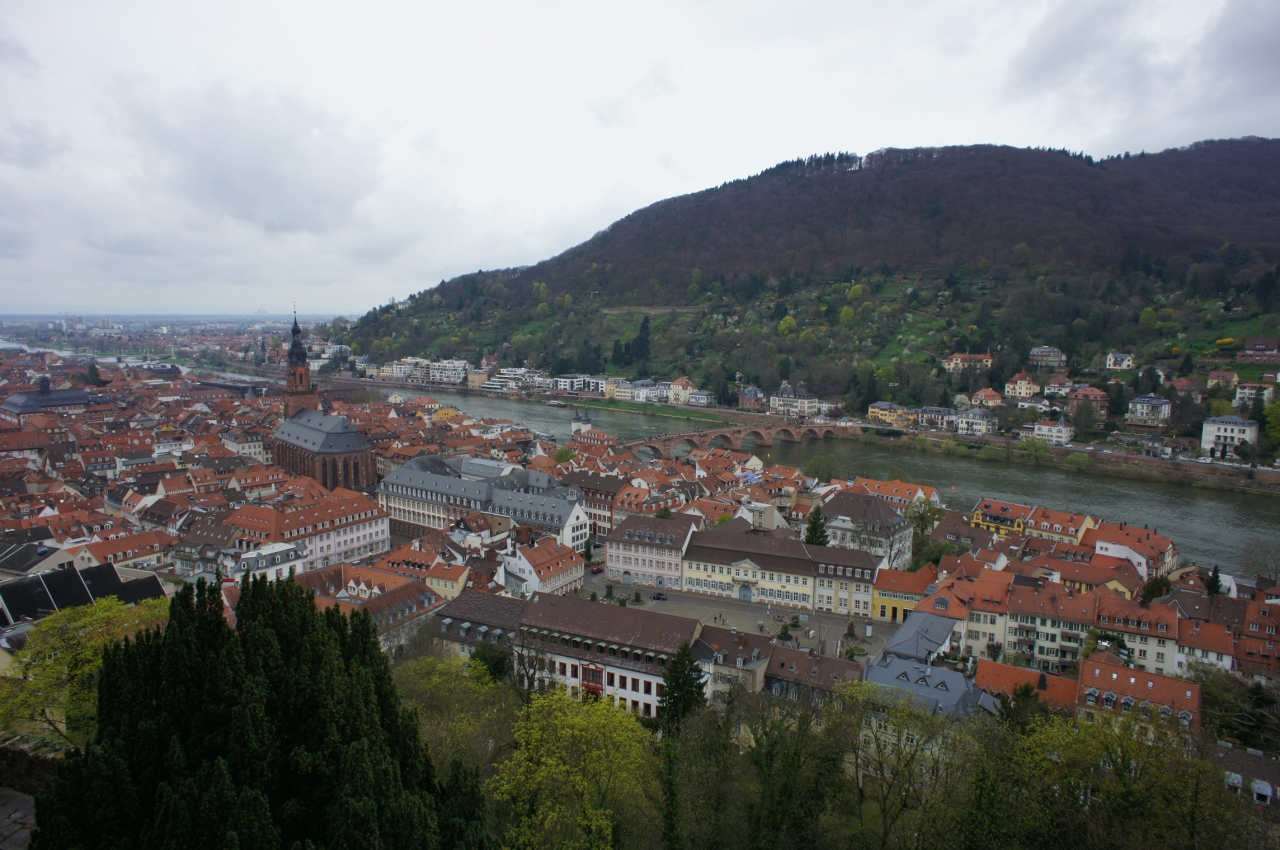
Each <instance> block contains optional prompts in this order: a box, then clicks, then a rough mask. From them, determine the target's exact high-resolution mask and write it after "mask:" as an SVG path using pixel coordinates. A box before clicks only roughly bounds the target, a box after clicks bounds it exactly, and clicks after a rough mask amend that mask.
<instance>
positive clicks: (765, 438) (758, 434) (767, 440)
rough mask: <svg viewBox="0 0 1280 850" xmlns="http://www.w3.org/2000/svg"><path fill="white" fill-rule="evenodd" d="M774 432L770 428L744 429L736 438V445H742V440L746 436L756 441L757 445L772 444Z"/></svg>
mask: <svg viewBox="0 0 1280 850" xmlns="http://www.w3.org/2000/svg"><path fill="white" fill-rule="evenodd" d="M774 434H775V432H774V431H773V429H771V428H752V429H750V430H748V431H745V432H744V433H743V434H742V436H741V437H739V439H738V445H742V440H743V439H744V438H746V437H750V438H751V439H753V440H755V441H756V445H757V446H772V445H773V438H774Z"/></svg>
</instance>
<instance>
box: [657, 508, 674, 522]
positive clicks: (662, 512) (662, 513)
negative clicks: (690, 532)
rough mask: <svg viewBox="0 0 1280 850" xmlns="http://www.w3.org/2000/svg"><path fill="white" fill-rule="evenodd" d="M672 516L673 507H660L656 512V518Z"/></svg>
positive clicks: (669, 517)
mask: <svg viewBox="0 0 1280 850" xmlns="http://www.w3.org/2000/svg"><path fill="white" fill-rule="evenodd" d="M672 516H673V514H672V513H671V508H659V509H658V512H657V513H656V514H654V517H655V518H656V519H671V517H672Z"/></svg>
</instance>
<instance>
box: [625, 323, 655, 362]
mask: <svg viewBox="0 0 1280 850" xmlns="http://www.w3.org/2000/svg"><path fill="white" fill-rule="evenodd" d="M649 346H650V336H649V315H648V314H647V313H646V314H645V317H644V318H643V319H641V320H640V330H639V331H638V332H637V333H636V338H635V339H633V340H631V348H630V351H629V353H630V355H631V361H632V362H633V363H643V362H644V361H646V360H648V359H649Z"/></svg>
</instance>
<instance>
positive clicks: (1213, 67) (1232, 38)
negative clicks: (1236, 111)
mask: <svg viewBox="0 0 1280 850" xmlns="http://www.w3.org/2000/svg"><path fill="white" fill-rule="evenodd" d="M1202 61H1203V70H1204V72H1205V77H1206V80H1207V81H1208V83H1209V85H1208V86H1207V88H1209V89H1211V90H1212V91H1213V92H1214V94H1216V95H1218V96H1222V97H1231V98H1237V99H1243V98H1249V97H1254V96H1257V95H1262V96H1264V97H1266V98H1268V99H1274V98H1275V96H1276V94H1277V89H1280V4H1277V3H1274V2H1270V0H1231V2H1229V3H1227V4H1226V6H1224V7H1223V9H1222V14H1221V15H1220V16H1219V17H1218V20H1217V22H1216V23H1215V25H1214V26H1213V28H1212V29H1210V30H1209V32H1208V33H1207V34H1206V36H1205V39H1204V44H1203V51H1202ZM1236 102H1237V103H1240V102H1242V101H1241V100H1237V101H1236Z"/></svg>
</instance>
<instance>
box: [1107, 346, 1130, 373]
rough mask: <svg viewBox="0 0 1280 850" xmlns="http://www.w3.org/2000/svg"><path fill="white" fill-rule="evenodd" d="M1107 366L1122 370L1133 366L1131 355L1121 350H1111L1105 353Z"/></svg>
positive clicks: (1113, 369)
mask: <svg viewBox="0 0 1280 850" xmlns="http://www.w3.org/2000/svg"><path fill="white" fill-rule="evenodd" d="M1107 368H1108V369H1111V370H1112V371H1119V372H1123V371H1126V370H1128V369H1132V368H1133V355H1132V354H1126V353H1125V352H1123V351H1112V352H1111V353H1110V354H1108V355H1107Z"/></svg>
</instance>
